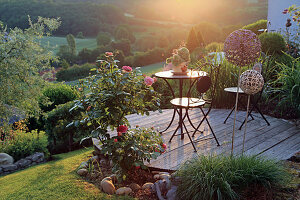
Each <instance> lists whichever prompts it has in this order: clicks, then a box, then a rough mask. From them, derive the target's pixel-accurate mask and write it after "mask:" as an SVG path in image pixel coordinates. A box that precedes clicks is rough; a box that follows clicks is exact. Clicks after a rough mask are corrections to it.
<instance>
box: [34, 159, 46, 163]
mask: <svg viewBox="0 0 300 200" xmlns="http://www.w3.org/2000/svg"><path fill="white" fill-rule="evenodd" d="M44 161H45V159H44V158H39V159H38V160H37V161H35V162H37V163H42V162H44Z"/></svg>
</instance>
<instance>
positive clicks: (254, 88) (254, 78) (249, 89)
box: [240, 70, 264, 94]
mask: <svg viewBox="0 0 300 200" xmlns="http://www.w3.org/2000/svg"><path fill="white" fill-rule="evenodd" d="M263 86H264V78H263V76H262V75H261V74H260V73H259V72H258V71H256V70H247V71H245V72H243V73H242V74H241V76H240V87H241V89H242V90H243V91H244V92H245V93H246V94H256V93H257V92H259V91H261V90H262V88H263Z"/></svg>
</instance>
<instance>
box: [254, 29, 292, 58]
mask: <svg viewBox="0 0 300 200" xmlns="http://www.w3.org/2000/svg"><path fill="white" fill-rule="evenodd" d="M259 39H260V42H261V49H262V51H263V52H264V53H266V54H269V55H274V54H279V55H281V54H283V51H285V49H286V43H285V41H284V38H283V36H282V35H281V34H279V33H262V34H261V35H260V36H259Z"/></svg>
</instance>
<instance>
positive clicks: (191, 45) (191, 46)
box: [186, 27, 200, 52]
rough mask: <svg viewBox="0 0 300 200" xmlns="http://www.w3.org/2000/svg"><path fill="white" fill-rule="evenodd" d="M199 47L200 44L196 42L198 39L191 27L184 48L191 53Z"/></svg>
mask: <svg viewBox="0 0 300 200" xmlns="http://www.w3.org/2000/svg"><path fill="white" fill-rule="evenodd" d="M199 45H200V44H199V42H198V38H197V35H196V31H195V28H194V27H192V28H191V30H190V32H189V35H188V38H187V41H186V47H187V48H188V50H189V51H190V52H193V51H194V50H195V49H196V48H197V47H198V46H199Z"/></svg>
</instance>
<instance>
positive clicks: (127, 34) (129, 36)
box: [114, 24, 135, 43]
mask: <svg viewBox="0 0 300 200" xmlns="http://www.w3.org/2000/svg"><path fill="white" fill-rule="evenodd" d="M114 35H115V39H116V40H123V39H125V40H129V41H130V42H131V43H134V42H135V36H134V35H133V32H132V30H131V28H130V27H129V26H128V25H126V24H121V25H119V26H117V28H116V29H115V34H114Z"/></svg>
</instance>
